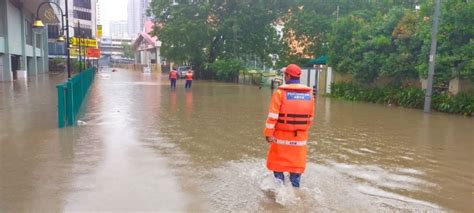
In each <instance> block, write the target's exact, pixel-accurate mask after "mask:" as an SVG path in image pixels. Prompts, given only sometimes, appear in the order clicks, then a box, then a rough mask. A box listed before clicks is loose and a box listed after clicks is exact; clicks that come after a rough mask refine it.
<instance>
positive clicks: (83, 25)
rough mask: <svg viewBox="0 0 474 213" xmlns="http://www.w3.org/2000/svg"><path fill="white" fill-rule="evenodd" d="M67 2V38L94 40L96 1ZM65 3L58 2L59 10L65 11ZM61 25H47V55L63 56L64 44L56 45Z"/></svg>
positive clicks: (75, 0)
mask: <svg viewBox="0 0 474 213" xmlns="http://www.w3.org/2000/svg"><path fill="white" fill-rule="evenodd" d="M66 1H68V9H69V11H68V12H69V13H68V15H69V16H68V18H69V26H70V27H69V30H70V31H69V36H70V37H73V36H74V37H79V36H80V37H83V38H89V39H94V38H95V37H96V28H97V12H98V9H97V5H98V4H97V2H98V0H66ZM66 1H59V2H58V4H59V5H60V6H61V9H62V10H63V11H64V12H65V11H66V3H65V2H66ZM60 28H61V25H48V38H49V40H50V42H49V44H48V46H49V55H61V56H62V55H65V51H66V50H65V48H64V44H58V43H57V42H55V41H56V38H57V37H58V36H59V34H60V33H61V32H60Z"/></svg>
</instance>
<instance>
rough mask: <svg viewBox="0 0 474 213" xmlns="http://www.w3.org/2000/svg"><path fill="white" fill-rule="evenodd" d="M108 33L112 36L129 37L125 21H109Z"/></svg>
mask: <svg viewBox="0 0 474 213" xmlns="http://www.w3.org/2000/svg"><path fill="white" fill-rule="evenodd" d="M109 35H110V37H112V38H129V36H128V24H127V21H125V20H122V21H111V22H110V33H109Z"/></svg>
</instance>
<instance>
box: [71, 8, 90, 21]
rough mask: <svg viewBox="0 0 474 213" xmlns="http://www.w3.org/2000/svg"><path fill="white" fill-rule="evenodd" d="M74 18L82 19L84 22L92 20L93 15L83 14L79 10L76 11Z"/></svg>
mask: <svg viewBox="0 0 474 213" xmlns="http://www.w3.org/2000/svg"><path fill="white" fill-rule="evenodd" d="M74 18H78V19H82V20H89V21H90V20H92V15H91V13H90V12H83V11H79V10H74Z"/></svg>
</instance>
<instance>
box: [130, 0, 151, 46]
mask: <svg viewBox="0 0 474 213" xmlns="http://www.w3.org/2000/svg"><path fill="white" fill-rule="evenodd" d="M149 4H150V0H128V8H127V9H128V20H127V21H128V35H129V36H130V37H132V38H136V37H137V36H138V34H139V33H140V32H143V31H144V29H143V24H144V23H145V21H146V20H147V19H148V17H147V16H146V11H147V9H148V7H149Z"/></svg>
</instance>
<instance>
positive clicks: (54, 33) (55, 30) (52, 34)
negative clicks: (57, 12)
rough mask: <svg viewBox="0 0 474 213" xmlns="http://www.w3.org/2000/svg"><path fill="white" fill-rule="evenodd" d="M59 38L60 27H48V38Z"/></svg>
mask: <svg viewBox="0 0 474 213" xmlns="http://www.w3.org/2000/svg"><path fill="white" fill-rule="evenodd" d="M58 37H59V26H58V25H48V38H49V39H57V38H58Z"/></svg>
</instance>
